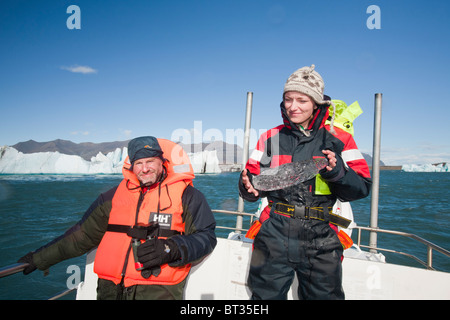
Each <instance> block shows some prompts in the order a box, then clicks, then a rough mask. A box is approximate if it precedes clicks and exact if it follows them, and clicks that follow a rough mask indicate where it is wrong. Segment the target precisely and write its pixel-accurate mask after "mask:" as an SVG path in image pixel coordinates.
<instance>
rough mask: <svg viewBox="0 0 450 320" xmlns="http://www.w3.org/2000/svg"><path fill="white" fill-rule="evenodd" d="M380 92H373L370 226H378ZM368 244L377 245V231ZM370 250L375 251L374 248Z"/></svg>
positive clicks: (372, 233) (370, 237) (373, 233)
mask: <svg viewBox="0 0 450 320" xmlns="http://www.w3.org/2000/svg"><path fill="white" fill-rule="evenodd" d="M382 97H383V95H382V94H381V93H376V94H375V120H374V129H373V152H372V198H371V202H370V227H371V228H378V198H379V190H380V146H381V100H382ZM369 246H370V247H373V248H376V247H377V233H376V232H370V235H369ZM370 252H373V253H376V252H377V251H376V250H375V249H370Z"/></svg>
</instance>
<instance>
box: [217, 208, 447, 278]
mask: <svg viewBox="0 0 450 320" xmlns="http://www.w3.org/2000/svg"><path fill="white" fill-rule="evenodd" d="M212 211H213V212H215V213H224V214H231V215H236V216H248V217H249V218H250V225H251V224H252V223H253V220H254V219H255V217H256V215H255V214H254V213H246V212H240V211H230V210H212ZM216 228H217V229H226V230H232V231H234V232H237V233H240V232H245V231H247V230H248V229H245V228H238V227H225V226H216ZM353 229H356V230H358V232H357V241H356V244H357V245H358V247H360V248H367V249H370V250H371V251H372V252H376V251H383V252H390V253H395V254H399V255H403V256H406V257H409V258H411V259H413V260H415V261H417V262H418V263H420V264H421V265H422V266H424V267H426V268H427V269H429V270H435V269H434V268H433V251H437V252H439V253H442V254H443V255H445V256H447V257H448V258H450V251H448V250H446V249H444V248H442V247H439V246H438V245H436V244H434V243H432V242H430V241H428V240H426V239H423V238H421V237H419V236H417V235H415V234H412V233H407V232H402V231H393V230H385V229H380V228H371V227H362V226H354V227H353ZM362 231H367V232H375V233H384V234H392V235H397V236H402V237H405V238H411V239H413V240H415V241H418V242H420V243H422V244H423V245H425V246H426V248H427V261H423V260H421V259H419V258H418V257H416V256H415V255H413V254H410V253H406V252H402V251H398V250H392V249H386V248H380V247H377V246H371V245H363V244H361V239H362V236H361V235H362Z"/></svg>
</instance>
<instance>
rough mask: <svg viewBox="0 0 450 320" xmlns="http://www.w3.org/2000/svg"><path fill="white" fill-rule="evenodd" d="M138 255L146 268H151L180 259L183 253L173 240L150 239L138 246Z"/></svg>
mask: <svg viewBox="0 0 450 320" xmlns="http://www.w3.org/2000/svg"><path fill="white" fill-rule="evenodd" d="M137 256H138V259H139V262H141V263H142V264H143V265H144V268H145V269H151V268H153V267H157V266H161V265H163V264H165V263H170V262H173V261H175V260H178V259H180V258H181V253H180V250H179V249H178V245H177V244H176V243H175V241H173V240H170V239H150V240H147V241H145V242H144V243H142V244H141V245H140V246H139V247H138V249H137Z"/></svg>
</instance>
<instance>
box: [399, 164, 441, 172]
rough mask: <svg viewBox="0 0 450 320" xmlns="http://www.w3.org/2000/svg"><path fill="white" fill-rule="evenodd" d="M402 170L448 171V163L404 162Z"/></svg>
mask: <svg viewBox="0 0 450 320" xmlns="http://www.w3.org/2000/svg"><path fill="white" fill-rule="evenodd" d="M402 171H405V172H449V168H448V163H446V162H442V163H438V164H422V165H418V164H404V165H403V166H402Z"/></svg>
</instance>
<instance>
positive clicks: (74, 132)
mask: <svg viewBox="0 0 450 320" xmlns="http://www.w3.org/2000/svg"><path fill="white" fill-rule="evenodd" d="M71 134H72V135H74V136H76V135H79V134H81V135H83V136H88V135H89V134H90V132H89V131H72V132H71Z"/></svg>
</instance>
